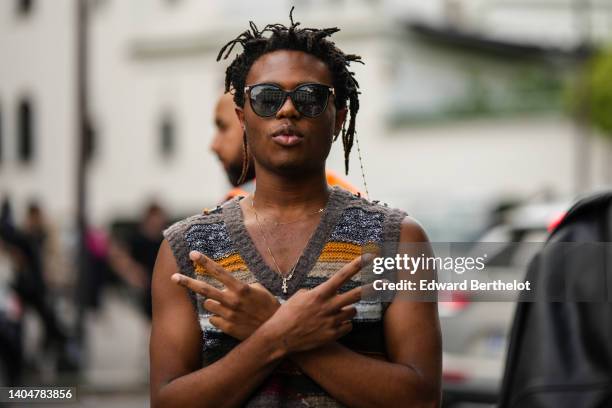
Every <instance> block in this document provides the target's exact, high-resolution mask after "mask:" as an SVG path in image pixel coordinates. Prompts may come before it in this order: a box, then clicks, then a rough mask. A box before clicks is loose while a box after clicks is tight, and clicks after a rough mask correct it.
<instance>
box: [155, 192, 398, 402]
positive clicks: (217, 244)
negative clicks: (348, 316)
mask: <svg viewBox="0 0 612 408" xmlns="http://www.w3.org/2000/svg"><path fill="white" fill-rule="evenodd" d="M240 199H241V197H236V198H234V199H232V200H230V201H228V202H226V203H225V204H224V205H222V206H220V207H217V208H216V209H214V210H212V211H206V212H205V213H204V214H201V215H196V216H193V217H190V218H187V219H185V220H182V221H179V222H177V223H176V224H174V225H172V226H171V227H170V228H168V229H167V230H166V231H165V232H164V236H165V237H166V239H167V240H168V242H169V244H170V247H171V248H172V251H173V253H174V256H175V258H176V261H177V264H178V266H179V269H180V272H181V273H183V274H185V275H187V276H191V277H194V278H196V279H200V280H202V281H205V282H207V283H210V284H212V285H214V286H216V287H218V288H222V287H223V286H222V284H220V283H219V282H218V281H216V280H215V279H213V278H211V277H210V276H209V275H207V274H206V271H205V270H202V269H201V268H200V267H199V266H198V267H194V264H193V263H192V262H191V261H190V260H189V257H188V254H189V252H190V251H192V250H197V251H200V252H202V253H204V254H206V255H207V256H208V257H210V258H211V259H213V260H214V261H216V262H217V263H219V264H220V265H221V266H222V267H224V268H225V269H226V270H228V271H230V272H232V274H233V275H234V277H236V278H237V279H240V280H241V281H243V282H246V283H255V282H259V283H260V284H262V285H263V286H264V287H266V288H267V289H268V290H269V291H270V292H271V293H272V294H273V295H275V296H276V297H277V298H278V299H279V301H281V302H283V301H284V300H286V299H287V298H288V297H290V296H291V295H292V294H293V293H295V292H296V291H297V290H299V289H300V288H313V287H315V286H317V285H318V284H320V283H322V282H324V281H325V280H326V279H327V278H329V277H330V276H331V275H333V274H334V273H335V272H337V271H338V270H339V269H340V268H341V267H342V266H343V265H345V264H346V263H348V262H350V261H351V260H353V259H354V258H355V257H357V256H359V255H361V253H362V250H363V248H364V247H367V246H373V245H374V246H377V247H380V248H381V249H382V250H383V254H382V255H390V254H392V253H393V252H394V251H395V250H396V248H397V243H398V240H399V235H400V226H401V222H402V220H403V218H404V217H405V216H406V213H404V212H403V211H400V210H396V209H392V208H389V207H387V206H386V205H381V204H378V203H377V202H370V201H368V200H366V199H364V198H362V197H360V196H358V195H354V194H352V193H349V192H347V191H345V190H343V189H341V188H339V187H332V188H331V193H330V196H329V200H328V203H327V206H326V207H325V210H324V211H323V214H322V216H321V221H320V223H319V225H318V227H317V229H316V230H315V232H314V233H313V236H312V237H311V239H310V241H309V242H308V244H307V245H306V248H305V249H304V252H303V253H302V255H301V257H300V259H299V260H298V263H297V265H296V267H295V271H294V274H293V277H292V278H291V279H290V280H289V281H288V282H287V285H288V291H287V294H284V293H283V290H282V278H281V277H280V276H279V275H278V273H276V272H274V270H273V269H272V268H270V267H269V266H268V265H267V264H266V263H265V262H264V260H263V258H262V256H261V255H260V254H259V252H258V251H257V250H256V249H255V244H254V243H253V241H252V240H251V237H250V235H249V234H248V232H247V230H246V228H245V226H244V220H243V214H242V210H241V208H240V203H239V200H240ZM383 243H384V244H385V245H383ZM362 283H364V282H363V280H362V278H361V276H360V274H357V275H356V276H355V277H353V278H352V279H351V280H350V281H349V282H347V283H346V284H345V285H343V287H342V288H341V289H340V291H341V292H343V291H347V290H350V289H352V288H354V287H356V286H360V285H361V284H362ZM189 295H190V299H191V301H192V303H193V305H194V308H195V311H196V313H197V319H198V321H199V325H200V328H201V330H202V363H203V366H207V365H209V364H212V363H213V362H215V361H216V360H218V359H220V358H222V357H223V356H224V355H225V354H227V353H228V352H230V351H231V350H232V348H233V347H235V346H236V345H237V344H238V340H236V339H234V338H232V337H230V336H228V335H226V334H224V333H223V332H221V331H220V330H218V329H217V328H215V327H214V326H212V325H211V324H210V323H209V321H208V319H209V317H210V314H209V313H208V312H207V311H206V310H205V309H204V308H203V307H202V301H203V300H204V299H203V298H201V296H200V295H198V294H195V293H193V292H192V291H189ZM387 305H388V304H387V303H384V302H381V301H376V300H361V301H360V302H358V303H357V304H356V305H355V306H356V308H357V315H356V316H355V317H354V319H353V330H352V331H351V332H350V333H349V334H348V335H346V336H344V337H343V338H341V339H340V340H339V342H340V343H341V344H343V345H345V346H347V347H349V348H351V349H352V350H354V351H356V352H359V353H364V354H368V355H379V356H385V342H384V331H383V321H382V319H383V316H384V312H385V310H386V306H387ZM245 406H248V407H281V406H282V407H293V406H295V407H306V406H310V407H337V406H341V405H340V404H339V403H338V402H337V401H335V400H334V399H333V398H332V397H331V396H330V395H329V394H327V393H326V392H325V390H324V389H323V388H321V387H320V386H319V385H318V384H317V383H315V382H314V381H312V380H311V379H310V378H309V377H307V376H306V375H304V374H303V373H301V372H300V370H299V369H298V368H297V367H296V366H294V365H293V364H291V363H290V362H288V361H287V362H284V363H283V364H280V365H279V366H278V367H277V369H276V370H275V371H274V372H273V373H272V374H271V375H270V376H269V377H268V379H266V381H265V382H264V383H263V384H262V385H261V386H260V387H259V388H258V389H257V390H256V391H255V392H254V393H253V394H252V395H251V397H250V398H249V400H248V401H247V402H246V404H245Z"/></svg>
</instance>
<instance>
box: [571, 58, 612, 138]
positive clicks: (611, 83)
mask: <svg viewBox="0 0 612 408" xmlns="http://www.w3.org/2000/svg"><path fill="white" fill-rule="evenodd" d="M568 96H569V101H568V102H569V104H570V108H571V110H572V111H573V113H574V114H575V115H577V116H578V117H582V118H585V119H588V121H589V122H590V123H591V124H592V125H593V126H594V127H596V128H598V129H600V130H601V131H602V132H603V134H604V135H606V136H609V137H612V50H608V51H602V52H599V53H598V54H597V55H595V56H594V57H593V58H592V59H591V60H590V61H588V63H587V64H586V66H585V67H584V69H583V70H582V72H580V73H579V74H578V75H577V76H576V78H575V81H574V83H573V84H572V86H571V88H570V89H569V94H568Z"/></svg>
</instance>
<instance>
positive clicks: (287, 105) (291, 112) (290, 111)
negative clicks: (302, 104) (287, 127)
mask: <svg viewBox="0 0 612 408" xmlns="http://www.w3.org/2000/svg"><path fill="white" fill-rule="evenodd" d="M299 117H300V112H298V110H297V109H296V108H295V105H294V104H293V101H292V100H291V97H290V96H289V95H287V97H286V98H285V102H283V105H282V106H281V108H280V109H279V110H278V112H276V119H281V118H294V119H298V118H299Z"/></svg>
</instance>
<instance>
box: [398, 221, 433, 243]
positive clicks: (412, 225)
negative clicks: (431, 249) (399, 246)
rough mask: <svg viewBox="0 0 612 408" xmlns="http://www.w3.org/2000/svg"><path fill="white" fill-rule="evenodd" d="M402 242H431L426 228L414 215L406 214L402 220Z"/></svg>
mask: <svg viewBox="0 0 612 408" xmlns="http://www.w3.org/2000/svg"><path fill="white" fill-rule="evenodd" d="M400 242H429V237H428V236H427V233H426V232H425V228H423V226H422V225H421V224H420V223H419V222H418V221H417V220H416V219H415V218H413V217H411V216H409V215H408V216H406V217H404V219H403V220H402V223H401V230H400Z"/></svg>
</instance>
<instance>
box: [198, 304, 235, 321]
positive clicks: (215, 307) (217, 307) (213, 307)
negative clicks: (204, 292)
mask: <svg viewBox="0 0 612 408" xmlns="http://www.w3.org/2000/svg"><path fill="white" fill-rule="evenodd" d="M204 309H206V310H208V311H209V312H210V313H212V314H214V315H217V316H219V317H222V318H223V319H225V320H230V317H231V313H232V312H231V310H230V309H228V308H226V307H224V306H223V305H222V304H221V303H220V302H217V301H216V300H213V299H206V300H205V301H204Z"/></svg>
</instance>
